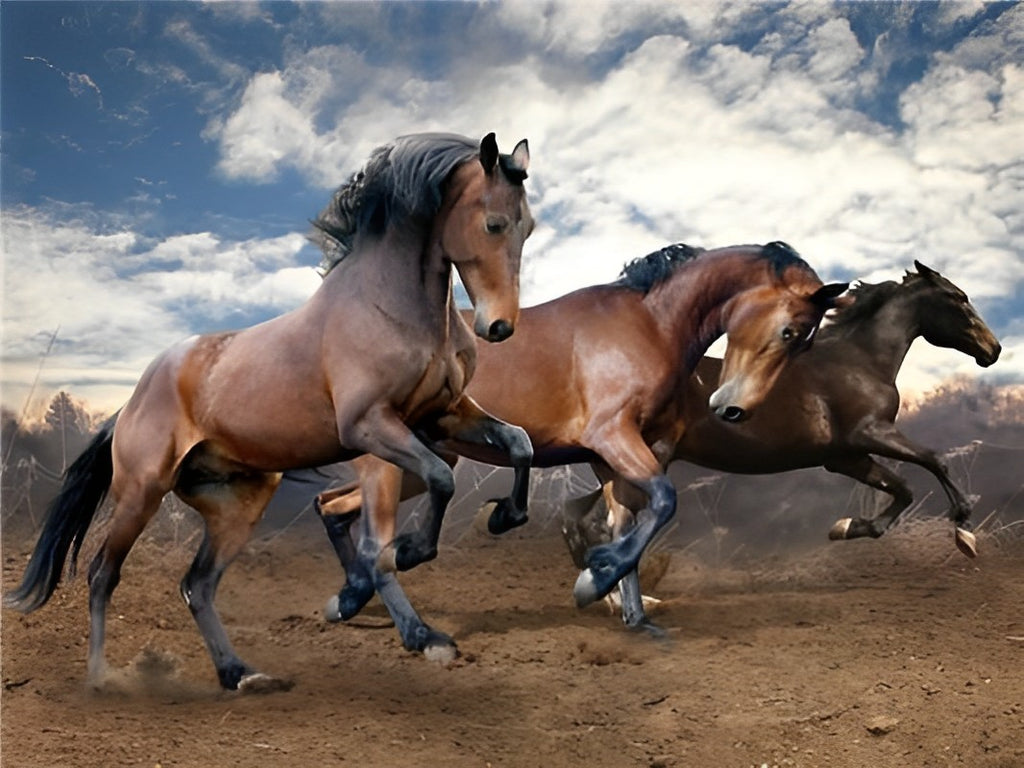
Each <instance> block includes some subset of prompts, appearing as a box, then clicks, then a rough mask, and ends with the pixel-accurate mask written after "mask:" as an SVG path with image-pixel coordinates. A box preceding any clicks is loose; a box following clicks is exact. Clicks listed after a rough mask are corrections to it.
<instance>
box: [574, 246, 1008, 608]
mask: <svg viewBox="0 0 1024 768" xmlns="http://www.w3.org/2000/svg"><path fill="white" fill-rule="evenodd" d="M914 268H915V271H914V272H909V271H908V272H907V273H906V275H905V276H904V277H903V280H902V282H895V281H887V282H883V283H879V284H875V285H873V284H869V283H860V284H858V285H857V286H856V287H854V288H853V289H852V290H851V291H850V292H849V293H848V294H847V295H846V296H843V297H842V298H841V299H840V304H841V306H840V308H838V309H837V311H836V312H835V314H834V316H833V317H832V318H831V322H828V323H826V324H825V325H823V327H822V328H821V330H820V331H819V333H818V337H817V340H816V341H815V343H814V346H813V348H811V349H810V350H808V352H807V353H806V354H804V355H801V356H800V357H799V358H798V359H795V360H793V362H792V363H791V364H790V365H789V366H787V367H786V369H785V370H784V371H783V372H782V373H781V374H780V375H779V378H778V380H777V381H776V382H775V386H774V388H773V389H772V390H771V391H770V392H769V393H768V394H767V396H766V398H765V400H764V402H763V403H762V406H761V408H760V409H759V410H758V412H757V413H756V414H754V415H753V416H752V417H751V418H749V419H747V420H745V421H743V422H742V423H725V422H722V421H721V420H720V419H714V418H710V417H709V415H708V414H707V412H706V409H705V408H704V407H703V405H702V403H704V402H705V401H706V400H707V397H708V395H709V393H710V392H711V391H712V390H713V388H714V386H715V385H714V382H716V381H717V380H718V377H719V375H720V372H721V370H722V361H721V360H719V359H717V358H712V357H705V358H704V359H703V360H701V362H700V363H699V364H698V366H697V370H696V372H695V374H694V376H692V377H691V378H689V379H687V380H686V381H685V382H684V384H683V393H682V403H683V406H684V410H685V417H684V421H685V422H686V430H685V432H683V434H682V436H681V437H680V439H679V440H678V441H677V442H676V444H675V448H674V450H673V451H672V453H671V456H670V457H669V459H668V461H669V462H672V461H688V462H691V463H693V464H698V465H700V466H703V467H708V468H710V469H716V470H719V471H723V472H735V473H739V474H754V475H759V474H773V473H776V472H786V471H789V470H795V469H805V468H809V467H824V468H825V469H827V470H829V471H830V472H837V473H840V474H843V475H846V476H847V477H851V478H853V479H854V480H857V481H858V482H861V483H864V484H866V485H868V486H870V487H872V488H875V489H877V490H879V491H882V492H884V493H886V494H888V495H889V496H890V497H891V502H890V503H889V505H888V506H887V507H886V508H885V509H884V510H883V511H882V512H881V513H880V514H879V515H878V516H877V517H875V518H874V519H864V518H859V517H854V518H843V519H841V520H839V521H838V522H837V523H836V524H835V525H834V526H833V527H832V529H831V531H830V532H829V538H830V539H833V540H840V539H854V538H860V537H865V536H871V537H874V538H877V537H879V536H881V535H882V534H883V533H885V531H887V530H888V529H889V528H891V527H892V526H893V525H894V524H895V523H896V521H897V520H898V519H899V516H900V515H901V514H902V513H903V512H904V511H905V510H906V509H907V508H908V507H909V506H910V505H911V503H912V502H913V494H912V493H911V491H910V488H909V487H908V486H907V484H906V482H905V481H904V480H903V478H902V477H900V476H899V475H898V474H896V473H895V472H894V471H892V470H891V469H889V468H888V467H886V466H884V465H882V464H880V463H878V462H877V461H876V460H875V459H874V458H873V456H882V457H885V458H889V459H897V460H900V461H907V462H910V463H912V464H917V465H918V466H921V467H923V468H924V469H926V470H927V471H928V472H930V473H931V474H932V475H934V476H935V478H936V480H938V481H939V485H940V486H941V487H942V490H943V491H944V492H945V494H946V496H947V498H948V500H949V504H950V507H949V512H948V515H949V517H950V519H951V520H952V521H953V522H954V525H955V541H956V544H957V546H958V547H959V548H960V550H961V551H962V552H963V553H964V554H966V555H968V556H970V557H974V556H976V555H977V548H976V543H975V537H974V535H973V534H972V533H971V531H970V514H971V505H970V503H969V502H968V500H967V498H966V497H965V495H964V493H963V492H962V491H961V490H960V489H959V488H957V486H956V484H955V483H954V482H953V481H952V479H951V478H950V476H949V472H948V471H947V469H946V467H945V466H944V464H943V462H942V461H941V460H940V458H939V457H938V456H937V455H936V454H935V452H934V451H931V450H929V449H928V448H925V447H922V446H920V445H917V444H916V443H915V442H914V441H912V440H911V439H910V438H908V437H907V436H906V435H904V434H903V433H902V432H901V431H900V430H899V429H898V428H897V426H896V423H895V422H896V416H897V413H898V411H899V405H900V395H899V391H898V390H897V389H896V375H897V374H898V373H899V370H900V366H901V365H902V364H903V360H904V357H905V356H906V354H907V352H908V351H909V349H910V345H911V344H912V343H913V342H914V340H915V339H917V338H918V337H922V338H924V339H925V340H926V341H928V342H929V343H931V344H934V345H935V346H938V347H945V348H950V349H955V350H958V351H960V352H962V353H964V354H965V355H968V356H970V357H973V358H974V360H975V361H976V362H977V364H978V365H979V366H981V367H983V368H987V367H988V366H990V365H992V364H993V363H995V362H996V360H997V359H998V358H999V353H1000V351H1001V348H1000V345H999V342H998V340H997V339H996V337H995V335H994V334H993V333H992V331H991V330H990V329H989V328H988V326H987V325H986V324H985V322H984V321H983V320H982V318H981V316H980V315H979V314H978V312H977V310H976V309H975V308H974V307H973V306H972V305H971V303H970V301H969V299H968V297H967V294H965V293H964V292H963V291H962V290H961V289H960V288H959V287H957V286H956V285H955V284H954V283H952V282H951V281H950V280H949V279H947V278H945V277H943V276H942V275H941V274H939V273H938V272H937V271H936V270H934V269H931V268H930V267H927V266H925V265H924V264H922V263H921V262H919V261H915V262H914ZM602 496H603V497H604V500H605V502H606V505H607V508H608V510H609V511H610V517H611V518H612V520H613V522H612V524H611V528H612V530H614V529H615V527H616V526H619V525H622V524H623V523H622V522H621V520H623V519H626V520H628V518H629V517H630V516H631V510H632V509H639V508H641V506H642V504H643V500H642V499H640V498H639V497H638V495H636V494H633V493H631V490H630V488H629V487H628V485H626V484H624V483H614V482H613V483H612V484H611V485H606V486H605V487H604V488H603V489H599V490H597V491H596V492H594V493H592V494H589V495H587V496H585V497H582V498H580V499H576V500H573V501H572V502H570V503H569V504H568V505H566V507H565V510H564V517H563V531H564V532H565V535H566V540H567V542H568V543H569V549H570V552H571V553H572V555H573V560H574V561H575V562H577V563H579V562H581V561H582V559H583V557H584V553H585V551H586V549H587V547H589V546H592V545H593V544H595V543H597V542H599V541H602V540H606V539H607V536H608V529H607V527H606V524H605V523H604V522H603V521H604V520H605V518H607V517H609V515H601V516H600V519H597V518H594V517H593V516H588V517H587V518H585V517H584V516H585V515H588V513H589V511H590V510H591V508H592V507H593V506H594V504H595V503H596V502H597V501H598V500H599V499H600V498H601V497H602ZM630 599H632V600H634V601H636V597H635V595H634V594H633V593H631V598H630ZM623 602H624V605H623V610H624V612H625V613H631V612H633V613H635V612H636V611H639V610H642V608H641V606H640V604H639V602H634V603H633V605H632V606H631V607H630V608H628V609H627V607H626V606H625V595H623ZM625 613H624V615H625Z"/></svg>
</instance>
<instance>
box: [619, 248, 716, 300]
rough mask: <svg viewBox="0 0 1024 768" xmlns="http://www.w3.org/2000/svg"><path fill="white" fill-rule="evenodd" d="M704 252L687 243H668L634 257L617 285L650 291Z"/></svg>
mask: <svg viewBox="0 0 1024 768" xmlns="http://www.w3.org/2000/svg"><path fill="white" fill-rule="evenodd" d="M703 252H704V249H703V248H696V247H694V246H692V245H686V244H685V243H674V244H673V245H666V246H665V247H664V248H662V249H661V250H660V251H655V252H654V253H649V254H647V255H646V256H641V257H640V258H637V259H633V260H632V261H631V262H629V263H628V264H626V266H624V267H623V268H622V272H621V273H619V279H618V280H616V281H615V284H616V285H621V286H624V287H626V288H632V289H633V290H635V291H642V292H643V293H648V292H649V291H650V290H651V289H652V288H653V287H654V286H656V285H658V284H659V283H662V282H664V281H665V280H667V279H668V278H669V276H671V275H672V273H673V272H675V271H676V269H677V268H678V267H679V265H680V264H685V263H686V262H688V261H693V260H694V259H695V258H697V256H699V255H700V254H702V253H703Z"/></svg>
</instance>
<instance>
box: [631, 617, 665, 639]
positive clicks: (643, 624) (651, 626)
mask: <svg viewBox="0 0 1024 768" xmlns="http://www.w3.org/2000/svg"><path fill="white" fill-rule="evenodd" d="M628 629H629V630H630V631H632V632H636V633H639V634H645V635H647V636H648V637H653V638H654V639H655V640H665V639H667V638H668V632H666V631H665V630H664V629H662V628H661V627H660V626H658V625H657V624H655V623H654V622H653V621H651V620H650V619H647V618H644V619H643V621H640V622H639V623H637V624H633V625H631V626H628Z"/></svg>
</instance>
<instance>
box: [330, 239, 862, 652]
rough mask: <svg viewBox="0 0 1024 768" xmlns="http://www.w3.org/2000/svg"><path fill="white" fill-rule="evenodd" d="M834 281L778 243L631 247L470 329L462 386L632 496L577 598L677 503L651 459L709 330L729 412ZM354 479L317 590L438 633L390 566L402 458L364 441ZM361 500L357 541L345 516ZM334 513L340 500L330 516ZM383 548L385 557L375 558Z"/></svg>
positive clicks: (598, 588)
mask: <svg viewBox="0 0 1024 768" xmlns="http://www.w3.org/2000/svg"><path fill="white" fill-rule="evenodd" d="M845 288H846V285H845V284H842V285H830V286H823V285H822V284H821V281H820V280H819V279H818V277H817V275H815V273H814V271H813V270H812V269H811V268H810V267H809V266H808V265H807V264H806V263H805V262H804V261H803V260H802V259H801V258H799V256H798V255H797V254H796V252H795V251H793V250H792V249H791V248H789V246H786V245H785V244H782V243H772V244H769V245H766V246H733V247H728V248H719V249H715V250H710V251H702V250H698V249H693V248H689V247H687V246H678V245H677V246H670V247H669V248H666V249H663V250H662V251H658V252H656V253H653V254H651V255H649V256H647V257H645V258H642V259H638V260H636V261H635V262H633V263H632V264H630V265H629V266H627V267H626V269H625V270H624V272H623V276H622V278H621V279H620V280H619V281H618V282H616V283H612V284H609V285H598V286H593V287H591V288H585V289H582V290H579V291H576V292H574V293H570V294H568V295H566V296H563V297H561V298H559V299H555V300H554V301H550V302H548V303H546V304H542V305H540V306H536V307H532V308H529V309H524V310H523V312H522V315H521V318H520V324H519V328H518V330H517V331H516V335H515V336H514V337H513V338H512V339H510V340H509V341H508V342H506V343H504V344H502V345H501V349H500V350H499V349H497V348H495V349H491V348H489V347H488V346H487V345H478V350H477V352H478V359H479V367H478V369H477V373H476V376H475V377H474V378H473V380H472V382H471V383H470V385H469V389H468V391H469V392H470V394H471V395H472V396H473V398H474V399H475V400H477V401H478V402H479V403H480V404H481V406H482V407H484V408H485V409H486V410H488V412H491V413H494V414H496V415H497V416H498V417H499V418H501V419H503V420H505V421H508V422H509V423H512V424H517V425H520V426H522V427H523V428H524V429H525V430H526V432H527V433H528V434H529V435H530V439H531V441H532V442H533V447H534V466H538V467H551V466H557V465H563V464H571V463H578V462H592V463H595V464H596V466H598V467H599V468H600V471H601V472H602V473H603V474H604V475H607V476H609V477H610V476H613V475H614V476H616V477H623V478H628V482H629V483H630V484H631V485H632V486H633V487H635V488H636V489H637V490H638V491H640V492H642V494H643V495H644V497H645V499H646V506H645V508H644V509H643V510H642V511H641V512H640V513H639V514H638V515H637V524H636V526H635V527H632V528H631V529H630V530H628V531H625V530H624V531H622V532H621V535H620V536H618V537H617V538H616V540H615V541H613V542H612V543H610V544H605V545H603V546H600V547H596V548H594V549H593V550H591V551H590V552H589V553H588V555H587V562H586V567H585V569H584V570H583V572H582V574H581V575H580V577H579V579H578V580H577V582H576V586H575V589H574V594H575V597H576V601H577V603H579V604H580V605H586V604H588V603H590V602H593V601H594V600H596V599H598V598H600V597H602V596H603V595H605V594H607V593H608V591H609V590H611V589H612V588H613V587H614V586H615V584H616V583H617V582H618V581H619V580H620V579H621V578H622V577H623V576H624V575H625V574H627V573H629V572H631V571H633V570H634V569H635V568H636V565H637V561H638V560H639V559H640V556H641V555H642V554H643V551H644V549H645V547H646V546H647V544H648V543H649V542H650V540H651V538H652V537H653V536H654V535H655V534H656V533H657V532H658V530H660V529H661V528H662V526H664V525H665V523H666V522H667V521H668V520H669V519H670V518H671V517H672V516H673V514H674V513H675V504H676V493H675V489H674V488H673V487H672V484H671V482H670V481H669V479H668V477H667V476H666V475H665V473H664V471H663V469H662V464H663V461H664V458H666V456H663V455H661V452H662V451H665V450H666V449H668V450H671V448H672V446H674V445H675V443H676V441H677V440H678V437H679V434H680V430H681V426H682V424H681V417H682V415H683V414H682V410H681V403H679V402H678V397H677V393H678V392H680V391H682V387H683V383H684V382H685V381H686V379H687V378H688V377H689V375H690V373H691V372H692V371H693V367H694V366H695V365H696V363H697V361H698V360H700V357H701V355H703V353H704V351H705V350H706V349H707V348H708V346H709V345H710V344H711V343H712V342H713V341H714V340H715V339H716V338H717V337H718V336H720V335H721V334H722V333H725V334H727V336H728V339H729V345H728V352H727V353H726V357H725V366H724V370H723V372H722V376H721V380H722V384H721V386H719V387H718V388H717V389H716V390H715V391H714V392H713V393H710V394H709V396H708V397H705V399H704V401H705V402H710V405H711V407H712V408H713V409H714V410H715V412H716V413H717V414H718V417H720V418H723V419H728V420H731V421H740V420H742V419H744V418H746V417H747V416H748V415H749V413H750V412H751V411H752V410H753V409H754V408H756V407H757V406H758V404H759V403H760V401H761V399H762V398H763V396H764V393H765V392H767V391H768V390H769V389H770V388H771V385H772V383H773V382H774V381H775V379H776V377H777V376H778V375H779V373H780V371H782V370H783V369H784V368H785V366H786V364H787V363H788V362H789V361H790V359H791V358H792V357H793V356H794V355H796V354H797V353H799V352H802V351H803V350H804V349H806V348H807V347H808V346H809V345H810V342H811V340H812V338H813V336H814V333H815V331H816V330H817V327H818V323H819V322H820V320H821V318H822V315H823V313H824V312H825V311H826V309H828V308H829V307H831V306H832V304H833V301H834V299H835V297H836V296H837V295H838V294H839V293H841V292H842V291H843V290H845ZM440 442H441V445H442V446H443V448H444V450H446V451H448V452H450V453H451V454H453V455H452V457H451V460H452V461H453V462H454V454H459V455H462V456H466V457H469V458H473V459H476V460H478V461H483V462H486V463H489V464H499V465H507V463H508V460H507V458H506V457H505V455H504V453H503V452H502V451H499V450H496V449H495V448H493V447H488V446H486V445H484V444H482V443H479V442H478V443H475V444H469V443H465V442H462V441H458V440H451V439H448V440H443V441H440ZM357 469H358V471H359V478H360V482H359V484H352V485H349V486H346V487H345V488H342V489H339V490H337V491H329V492H327V493H326V494H324V495H322V496H321V498H320V506H321V511H322V512H323V513H324V514H325V517H324V522H325V524H326V525H327V528H328V532H329V534H330V536H331V539H332V541H333V542H334V544H335V546H336V548H337V551H338V554H339V556H340V557H341V559H342V562H343V565H345V567H346V575H347V584H346V587H345V589H343V590H342V592H341V594H340V595H339V597H338V598H337V600H336V601H332V602H331V603H329V604H328V609H327V613H328V615H329V616H331V617H333V618H347V617H349V616H351V615H353V614H354V612H355V611H357V610H358V609H359V608H360V607H361V606H362V605H363V604H364V603H365V602H366V600H368V599H369V597H370V596H372V594H373V591H374V589H375V588H376V589H377V590H378V591H379V592H380V593H381V597H382V598H383V599H384V601H385V603H386V604H387V605H388V608H389V610H391V612H392V615H393V616H394V617H395V620H396V623H397V625H398V627H399V629H400V631H401V632H402V635H403V641H404V642H405V645H406V647H407V648H410V649H419V650H423V649H431V648H438V647H443V646H446V645H447V646H451V639H450V638H447V637H446V636H444V635H441V634H440V633H436V632H433V630H430V628H429V627H427V626H426V625H424V624H423V623H422V622H421V621H420V620H419V617H417V616H415V613H414V612H413V611H412V608H411V606H409V604H408V601H407V600H405V598H404V595H402V594H401V590H400V588H399V587H398V585H397V582H396V581H395V580H394V577H393V575H391V574H389V573H383V572H382V571H384V570H387V569H388V566H393V565H395V564H397V566H398V569H399V570H403V569H404V567H405V565H404V563H403V561H402V559H401V557H400V556H399V557H398V558H397V563H396V562H395V560H396V558H395V554H393V553H399V554H400V550H399V547H400V546H401V544H400V540H401V537H399V545H398V546H391V545H388V546H385V547H384V549H383V553H382V554H381V557H380V559H379V561H378V565H380V566H382V567H378V568H375V562H374V561H375V560H376V559H377V554H378V552H380V551H381V546H380V545H379V544H378V543H377V542H384V543H387V542H390V541H392V537H393V535H394V520H395V511H396V507H397V504H398V501H399V499H400V498H404V497H406V496H407V495H408V494H410V493H412V492H414V491H415V490H416V489H415V488H414V487H411V485H410V484H407V485H406V487H405V488H404V489H403V487H402V486H403V481H402V472H401V470H400V469H398V468H396V467H393V466H389V465H388V464H386V463H384V462H381V461H379V460H375V459H372V458H370V457H366V458H364V459H362V460H360V461H359V462H357ZM525 480H526V473H525V472H517V479H516V488H515V490H514V492H513V502H514V504H513V505H509V504H500V505H499V506H498V507H497V508H496V509H495V510H494V513H493V514H492V516H491V519H490V521H489V527H490V529H491V530H492V532H495V533H499V532H501V531H504V530H508V529H509V528H511V527H514V526H516V525H521V524H522V523H524V522H526V515H525V510H524V509H523V507H524V506H525V500H526V489H525ZM359 508H362V510H363V511H364V512H365V513H366V514H364V515H363V518H362V519H363V523H362V526H361V527H362V530H361V535H360V536H359V537H358V542H359V543H358V549H357V548H356V545H355V544H353V542H352V541H350V540H348V535H347V534H348V531H347V527H348V525H349V524H350V523H351V517H345V516H344V515H345V514H346V513H354V511H355V510H357V509H359ZM338 515H341V517H339V516H338ZM388 560H390V563H388V562H387V561H388Z"/></svg>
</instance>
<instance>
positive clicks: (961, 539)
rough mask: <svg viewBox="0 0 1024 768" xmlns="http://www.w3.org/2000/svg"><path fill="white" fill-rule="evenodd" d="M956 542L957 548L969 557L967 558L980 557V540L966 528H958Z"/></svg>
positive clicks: (955, 536)
mask: <svg viewBox="0 0 1024 768" xmlns="http://www.w3.org/2000/svg"><path fill="white" fill-rule="evenodd" d="M954 540H955V541H956V548H957V549H959V550H960V551H961V552H963V553H964V554H965V555H967V557H977V556H978V538H977V537H976V536H975V535H974V534H973V533H971V532H970V531H968V530H967V529H966V528H961V527H960V526H957V529H956V534H955V535H954Z"/></svg>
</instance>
